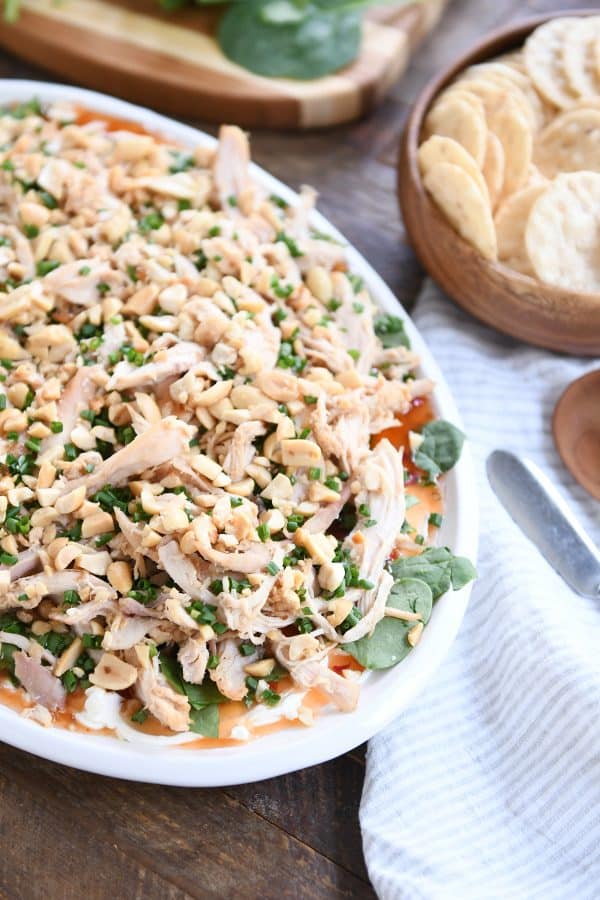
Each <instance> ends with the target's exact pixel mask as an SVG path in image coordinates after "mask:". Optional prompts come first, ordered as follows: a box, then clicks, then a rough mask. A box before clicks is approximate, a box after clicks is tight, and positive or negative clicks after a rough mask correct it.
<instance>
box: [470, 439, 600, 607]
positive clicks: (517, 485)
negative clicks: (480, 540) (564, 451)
mask: <svg viewBox="0 0 600 900" xmlns="http://www.w3.org/2000/svg"><path fill="white" fill-rule="evenodd" d="M487 474H488V479H489V482H490V484H491V486H492V488H493V489H494V491H495V493H496V495H497V496H498V498H499V499H500V501H501V502H502V504H503V505H504V507H505V509H506V510H507V512H508V513H509V515H510V516H511V517H512V518H513V519H514V521H515V522H516V523H517V525H518V526H519V527H520V529H521V530H522V531H523V533H524V534H525V535H526V536H527V537H528V538H529V539H530V540H531V541H533V543H534V544H535V545H536V547H537V548H538V550H539V551H540V552H541V553H542V554H543V555H544V556H545V558H546V559H547V560H548V562H549V563H550V565H551V566H552V567H553V568H554V569H556V571H557V572H558V574H559V575H560V576H561V577H562V578H563V579H564V580H565V581H566V583H567V584H568V585H569V586H570V587H571V588H573V590H574V591H577V593H578V594H582V595H583V596H584V597H599V598H600V553H599V552H598V549H597V548H596V546H595V545H594V543H593V541H592V540H591V539H590V537H589V535H588V534H587V533H586V532H585V531H584V529H583V528H582V526H581V525H580V524H579V522H578V521H577V519H576V518H575V516H574V515H573V513H572V511H571V509H570V508H569V506H568V505H567V503H566V502H565V500H564V499H563V498H562V497H561V495H560V494H559V492H558V491H557V490H556V488H555V487H554V485H553V484H552V482H551V481H550V479H549V478H548V477H547V476H546V475H544V473H543V472H542V471H541V469H539V468H538V467H537V466H536V465H535V463H532V462H531V461H530V460H528V459H520V458H519V457H518V456H515V455H514V453H509V452H508V451H506V450H494V452H493V453H491V454H490V455H489V457H488V459H487Z"/></svg>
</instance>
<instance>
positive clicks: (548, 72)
mask: <svg viewBox="0 0 600 900" xmlns="http://www.w3.org/2000/svg"><path fill="white" fill-rule="evenodd" d="M578 24H579V19H572V18H562V19H551V20H550V21H549V22H546V24H545V25H541V26H540V27H539V28H536V30H535V31H534V32H533V33H532V34H530V35H529V37H528V38H527V40H526V41H525V50H524V59H525V66H526V68H527V73H528V75H529V77H530V78H531V80H532V81H533V83H534V84H535V86H536V88H537V89H538V91H539V92H540V94H541V95H542V97H545V98H546V100H548V102H549V103H553V104H554V105H555V106H558V107H559V109H567V108H568V107H569V106H571V105H572V103H573V102H574V101H575V100H576V99H577V95H576V94H574V93H573V91H572V90H571V87H570V85H569V82H568V81H567V76H566V74H565V71H564V67H563V58H562V48H563V43H564V41H565V38H566V36H567V33H568V32H569V30H570V29H571V28H573V26H574V25H578Z"/></svg>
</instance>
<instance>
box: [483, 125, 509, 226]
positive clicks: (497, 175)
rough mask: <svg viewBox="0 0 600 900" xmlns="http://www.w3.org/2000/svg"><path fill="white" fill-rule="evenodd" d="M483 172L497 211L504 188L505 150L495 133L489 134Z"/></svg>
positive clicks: (491, 201) (490, 132) (493, 207)
mask: <svg viewBox="0 0 600 900" xmlns="http://www.w3.org/2000/svg"><path fill="white" fill-rule="evenodd" d="M482 171H483V177H484V178H485V183H486V185H487V189H488V194H489V198H490V203H491V206H492V209H495V207H496V204H497V203H498V200H499V199H500V195H501V194H502V189H503V187H504V150H503V148H502V144H501V143H500V141H499V140H498V138H497V137H496V135H495V134H494V133H493V131H488V133H487V143H486V148H485V159H484V160H483V169H482Z"/></svg>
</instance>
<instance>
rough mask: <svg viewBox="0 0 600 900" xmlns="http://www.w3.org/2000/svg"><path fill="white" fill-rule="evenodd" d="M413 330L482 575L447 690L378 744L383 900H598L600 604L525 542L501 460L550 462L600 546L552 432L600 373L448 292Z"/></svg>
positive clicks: (599, 531) (376, 794)
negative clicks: (452, 446)
mask: <svg viewBox="0 0 600 900" xmlns="http://www.w3.org/2000/svg"><path fill="white" fill-rule="evenodd" d="M414 320H415V322H416V324H417V325H418V327H419V328H420V330H421V333H422V334H423V336H424V337H425V340H426V341H427V343H428V345H429V347H430V349H431V350H432V352H433V354H434V356H435V357H436V359H437V361H438V363H439V364H440V366H441V369H442V371H443V372H444V375H445V377H446V379H447V381H448V383H449V385H450V388H451V389H452V391H453V393H454V397H455V399H456V401H457V404H458V407H459V409H460V412H461V415H462V417H463V423H464V426H465V430H466V432H467V435H468V437H469V439H470V442H471V449H472V451H473V455H474V458H475V467H476V477H477V479H478V488H479V496H480V504H481V506H480V515H481V529H480V541H481V543H480V551H479V560H478V565H477V568H478V572H479V578H478V581H477V582H476V584H475V587H474V589H473V594H472V596H471V600H470V604H469V608H468V610H467V614H466V616H465V619H464V622H463V625H462V627H461V630H460V632H459V635H458V638H457V640H456V641H455V643H454V645H453V647H452V649H451V651H450V653H449V655H448V657H447V658H446V660H445V661H444V663H443V664H442V666H441V667H440V669H439V670H438V672H437V673H436V676H435V677H434V678H433V680H432V681H431V683H430V684H429V686H428V687H427V689H426V690H425V692H424V693H423V694H422V695H421V696H420V697H419V698H418V699H417V701H416V702H415V703H414V705H413V707H412V708H411V709H409V710H407V712H406V713H404V714H403V715H402V716H401V717H400V718H399V719H397V720H396V721H395V722H393V724H392V725H390V726H389V727H388V728H387V729H386V730H385V731H383V732H382V733H381V734H379V735H377V736H376V737H375V738H373V740H372V741H371V742H370V743H369V748H368V754H367V771H366V780H365V786H364V792H363V797H362V803H361V810H360V822H361V828H362V834H363V845H364V852H365V858H366V862H367V867H368V870H369V875H370V878H371V881H372V883H373V885H374V887H375V890H376V892H377V894H378V895H379V897H380V898H383V900H391V898H402V900H414V898H419V900H420V898H426V900H470V898H474V900H475V898H476V900H488V898H489V900H491V898H493V900H587V898H590V900H592V898H598V897H600V601H592V600H584V599H583V598H582V597H579V596H578V595H576V594H575V593H573V592H572V591H571V590H570V589H569V588H568V587H567V586H566V584H565V583H564V582H563V581H562V579H561V578H560V577H559V576H558V575H557V574H556V573H555V572H554V571H553V569H552V568H551V567H550V566H549V565H548V563H547V562H546V561H545V560H544V559H543V557H542V556H541V555H540V554H539V552H538V550H537V549H536V548H535V546H534V545H533V544H531V543H530V542H529V541H528V540H527V538H525V537H524V535H523V534H522V533H521V531H520V530H519V528H518V527H517V526H516V525H515V524H514V522H513V521H512V520H511V519H510V517H509V516H508V514H507V513H506V512H505V510H504V508H503V507H502V506H501V505H500V503H499V501H498V500H497V499H496V497H495V495H494V494H493V493H492V491H491V488H490V487H489V485H488V482H487V479H486V476H485V460H486V457H487V455H488V454H489V453H490V451H491V450H493V449H495V448H497V447H502V448H505V449H510V450H514V451H515V452H517V453H518V454H522V455H526V456H528V457H529V458H530V459H532V460H534V461H535V462H536V463H538V464H539V465H540V466H541V467H542V469H543V470H544V471H545V472H546V473H547V474H548V475H549V476H550V478H551V479H552V481H553V482H554V483H555V484H556V485H557V487H558V489H559V490H560V491H561V493H562V494H563V495H564V496H565V498H566V499H567V500H568V502H569V503H570V505H571V507H572V509H573V511H574V512H575V514H576V515H577V516H578V518H579V520H580V521H581V523H582V524H583V526H584V527H585V528H586V530H587V531H588V533H589V534H590V535H591V537H592V538H593V539H594V540H595V541H596V542H598V541H600V521H599V512H600V505H599V504H598V503H597V502H596V501H594V500H592V499H591V498H590V497H588V496H587V495H586V493H585V492H584V491H583V489H582V488H580V487H579V486H578V485H577V484H576V483H575V482H574V480H573V479H572V478H571V476H570V475H569V473H568V472H567V471H566V469H565V468H564V467H563V465H562V463H561V461H560V458H559V457H558V454H557V452H556V450H555V449H554V446H553V443H552V435H551V418H552V410H553V406H554V404H555V402H556V400H557V399H558V397H559V396H560V394H561V392H562V391H563V389H564V388H565V387H566V386H567V384H568V383H569V382H570V381H571V380H572V379H573V378H576V377H577V376H579V375H581V374H583V373H584V372H585V371H587V370H590V369H592V368H594V366H597V365H598V361H595V362H594V361H592V360H586V361H582V360H578V359H573V358H571V357H564V356H559V355H557V354H553V353H550V352H546V351H543V350H538V349H534V348H532V347H527V346H525V345H523V344H519V343H517V342H515V341H513V340H511V339H510V338H507V337H503V336H501V335H499V334H496V333H495V332H493V331H491V330H490V329H488V328H486V327H485V326H483V325H480V324H478V323H477V322H475V321H474V320H473V319H471V318H469V317H467V316H466V315H465V314H464V313H462V312H461V311H460V310H459V309H457V308H456V307H455V306H453V305H452V304H450V303H449V302H448V301H447V299H445V298H444V297H443V296H442V295H441V293H440V292H439V290H438V289H437V288H435V287H434V286H433V285H432V284H428V285H427V286H426V287H425V289H424V291H423V294H422V296H421V297H420V298H419V302H418V303H417V306H416V310H415V315H414ZM599 414H600V410H599ZM599 462H600V460H599Z"/></svg>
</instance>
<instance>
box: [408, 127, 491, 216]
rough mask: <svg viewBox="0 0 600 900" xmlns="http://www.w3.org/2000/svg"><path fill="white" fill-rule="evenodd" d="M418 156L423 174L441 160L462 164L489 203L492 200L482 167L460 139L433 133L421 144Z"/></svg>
mask: <svg viewBox="0 0 600 900" xmlns="http://www.w3.org/2000/svg"><path fill="white" fill-rule="evenodd" d="M417 157H418V160H419V168H420V170H421V175H422V176H425V175H427V173H428V172H429V170H430V169H432V168H433V166H434V165H436V163H439V162H449V163H453V164H454V165H455V166H460V168H461V169H464V170H465V172H466V173H467V175H470V176H471V178H472V179H473V181H474V182H475V183H476V185H477V187H478V188H479V190H480V191H481V194H482V196H483V198H484V200H487V202H488V203H489V202H490V195H489V193H488V189H487V185H486V183H485V179H484V177H483V175H482V174H481V169H480V168H479V167H478V165H477V163H476V162H475V160H474V159H473V157H472V156H471V154H470V153H467V151H466V150H465V148H464V147H463V146H462V145H461V144H459V143H458V141H454V140H452V138H449V137H445V136H444V135H441V134H433V135H432V136H431V137H430V138H428V139H427V140H426V141H425V143H423V144H421V146H420V147H419V150H418V154H417Z"/></svg>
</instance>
